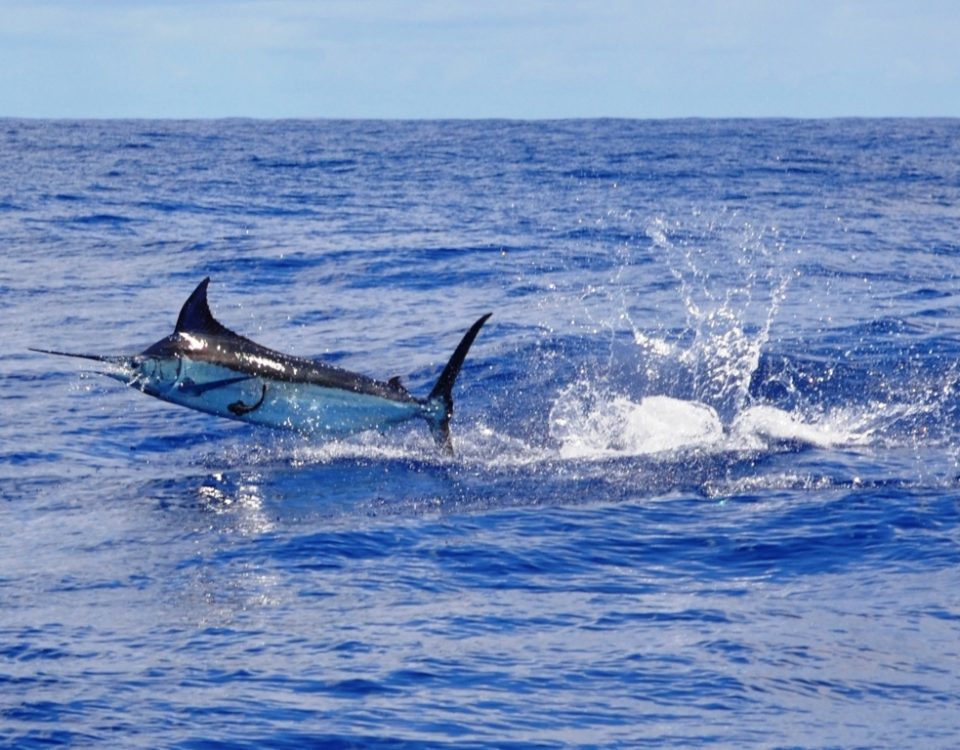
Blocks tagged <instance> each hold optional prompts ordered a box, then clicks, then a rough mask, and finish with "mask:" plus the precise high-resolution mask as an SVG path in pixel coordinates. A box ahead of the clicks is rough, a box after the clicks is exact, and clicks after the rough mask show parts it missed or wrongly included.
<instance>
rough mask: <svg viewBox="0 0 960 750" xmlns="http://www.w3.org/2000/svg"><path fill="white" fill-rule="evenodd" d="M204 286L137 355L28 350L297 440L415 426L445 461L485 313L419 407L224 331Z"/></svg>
mask: <svg viewBox="0 0 960 750" xmlns="http://www.w3.org/2000/svg"><path fill="white" fill-rule="evenodd" d="M209 283H210V278H209V277H207V278H205V279H204V280H203V281H201V282H200V284H199V285H198V286H197V288H196V289H195V290H194V291H193V294H191V295H190V297H189V298H188V299H187V301H186V302H185V303H184V305H183V308H182V309H181V310H180V316H179V317H178V318H177V324H176V327H175V328H174V330H173V333H172V334H170V335H169V336H167V337H165V338H162V339H160V341H158V342H157V343H155V344H153V345H152V346H150V347H148V348H146V349H145V350H144V351H142V352H141V353H140V354H133V355H120V356H111V355H101V354H75V353H71V352H62V351H53V350H49V349H32V351H36V352H42V353H44V354H56V355H58V356H64V357H79V358H81V359H89V360H94V361H96V362H101V363H104V364H107V365H109V367H108V369H107V370H106V371H104V372H103V373H102V374H104V375H106V376H108V377H111V378H113V379H115V380H119V381H120V382H121V383H124V384H126V385H128V386H131V387H133V388H136V389H138V390H139V391H141V392H143V393H146V394H147V395H149V396H154V397H156V398H159V399H162V400H163V401H169V402H171V403H174V404H179V405H180V406H186V407H188V408H190V409H196V410H197V411H202V412H206V413H208V414H215V415H216V416H219V417H227V418H228V419H236V420H239V421H241V422H248V423H250V424H258V425H265V426H267V427H274V428H278V429H285V430H293V431H295V432H300V433H304V434H307V435H320V436H327V437H343V436H346V435H351V434H354V433H357V432H362V431H364V430H371V429H382V428H386V427H390V426H392V425H397V424H401V423H403V422H407V421H410V420H413V419H423V420H425V421H426V422H427V425H428V426H429V428H430V432H431V433H432V434H433V437H434V439H435V440H436V442H437V445H438V446H439V447H440V449H441V450H443V451H444V452H445V453H448V454H452V452H453V445H452V442H451V439H450V418H451V417H452V416H453V385H454V383H455V382H456V379H457V375H458V374H459V373H460V368H461V367H462V366H463V362H464V360H465V359H466V356H467V352H468V351H469V350H470V347H471V345H472V344H473V341H474V339H475V338H476V337H477V334H478V333H479V332H480V329H481V328H482V327H483V324H484V323H486V322H487V319H488V318H489V317H490V315H491V314H492V313H487V314H486V315H483V316H482V317H480V318H479V319H478V320H477V322H476V323H474V324H473V325H472V326H471V327H470V329H469V330H468V331H467V332H466V333H465V334H464V336H463V338H462V339H461V340H460V344H459V345H458V346H457V348H456V349H455V350H454V352H453V355H452V356H451V357H450V360H449V361H448V362H447V366H446V367H444V369H443V372H441V373H440V377H439V378H438V379H437V382H436V384H435V385H434V386H433V390H432V391H430V394H429V395H428V396H427V397H426V398H422V399H421V398H417V397H415V396H413V395H411V394H410V393H409V392H408V391H407V390H406V388H404V387H403V385H402V384H401V383H400V379H399V378H391V379H390V380H387V381H380V380H375V379H373V378H369V377H367V376H365V375H360V374H357V373H354V372H350V371H348V370H344V369H341V368H339V367H333V366H331V365H327V364H324V363H323V362H319V361H314V360H310V359H304V358H301V357H295V356H291V355H289V354H282V353H280V352H277V351H274V350H273V349H268V348H267V347H265V346H261V345H260V344H257V343H256V342H254V341H251V340H250V339H248V338H244V337H243V336H240V335H239V334H237V333H234V332H233V331H231V330H230V329H229V328H227V327H226V326H224V325H222V324H221V323H220V322H219V321H217V319H216V318H214V317H213V313H211V312H210V306H209V305H208V303H207V286H208V285H209Z"/></svg>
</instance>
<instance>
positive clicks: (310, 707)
mask: <svg viewBox="0 0 960 750" xmlns="http://www.w3.org/2000/svg"><path fill="white" fill-rule="evenodd" d="M0 242H2V263H0V313H2V318H0V319H2V323H0V326H2V328H0V330H2V340H0V530H2V533H0V746H3V747H11V748H39V747H52V746H67V747H109V748H176V749H177V750H205V749H208V748H217V749H221V750H223V749H226V748H250V749H251V750H252V749H254V748H258V749H259V748H309V747H317V748H374V750H377V749H384V750H386V749H389V750H401V749H402V750H406V749H408V748H467V749H468V750H469V749H470V748H513V749H515V750H521V749H523V750H526V749H528V748H529V749H534V748H537V749H539V748H714V747H717V748H743V747H764V748H955V747H957V746H958V744H960V364H958V363H960V121H957V120H824V121H797V120H791V121H787V120H784V121H778V120H678V121H631V120H583V121H558V122H509V121H450V122H377V121H361V122H348V121H277V122H273V121H244V120H225V121H183V122H180V121H149V120H140V121H44V120H24V121H21V120H9V119H8V120H0ZM207 276H210V277H211V279H212V281H211V284H210V292H209V298H210V304H211V307H212V309H213V311H214V314H215V315H216V316H217V318H218V319H219V320H220V321H221V322H223V323H224V324H225V325H227V326H228V327H230V328H232V329H233V330H235V331H237V332H239V333H241V334H243V335H245V336H248V337H250V338H252V339H254V340H256V341H258V342H260V343H262V344H264V345H266V346H270V347H272V348H274V349H278V350H281V351H284V352H289V353H291V354H296V355H299V356H305V357H316V358H321V359H323V360H324V361H326V362H329V363H331V364H335V365H338V366H340V367H344V368H348V369H350V370H354V371H357V372H362V373H365V374H367V375H371V376H374V377H377V378H380V379H384V380H385V379H388V378H391V377H394V376H400V377H402V379H403V383H404V384H405V386H406V387H407V388H408V389H409V390H410V391H411V392H412V393H414V394H418V395H421V396H424V395H426V394H427V393H429V391H430V389H431V387H432V384H433V382H434V381H435V379H436V378H437V376H438V375H439V372H440V370H441V368H442V367H443V365H444V363H445V362H446V360H447V358H448V357H449V356H450V354H451V352H452V351H453V349H454V347H455V346H456V344H457V342H458V341H459V339H460V336H461V335H462V334H463V332H464V331H465V330H466V329H467V327H469V325H470V324H471V323H472V322H473V321H474V320H476V319H477V317H479V316H480V315H482V314H484V313H487V312H492V313H493V317H492V318H491V319H490V321H489V323H488V324H487V326H486V327H485V328H484V329H483V331H482V332H481V334H480V336H479V337H478V339H477V341H476V343H475V344H474V347H473V349H472V351H471V352H470V355H469V357H468V359H467V362H466V365H465V366H464V369H463V371H462V373H461V375H460V380H459V381H458V383H457V387H456V389H455V400H456V414H455V416H454V419H453V427H452V431H453V439H454V443H455V447H456V455H455V456H454V457H453V458H450V457H447V456H444V455H443V454H442V453H440V452H439V451H438V450H437V449H436V447H435V446H434V443H433V441H432V439H431V437H430V434H429V431H428V430H427V427H426V424H418V423H410V424H408V425H403V426H400V427H397V428H392V429H390V430H387V431H384V432H383V433H382V434H380V433H376V432H373V433H365V434H361V435H357V436H354V437H351V438H348V439H343V440H337V441H330V442H323V441H321V440H319V439H316V438H313V439H311V438H304V437H299V436H297V435H295V434H286V433H281V432H275V431H272V430H270V429H267V428H255V427H250V426H247V425H244V424H241V423H238V422H232V421H229V420H223V419H218V418H216V417H212V416H208V415H205V414H201V413H198V412H193V411H190V410H188V409H184V408H181V407H177V406H173V405H170V404H167V403H164V402H160V401H157V400H155V399H152V398H149V397H147V396H145V395H143V394H141V393H139V392H137V391H136V390H135V389H130V388H125V387H124V386H123V385H122V384H120V383H117V382H115V381H112V380H108V379H106V378H104V377H102V376H101V375H98V374H97V373H96V372H95V370H96V364H95V363H92V362H84V361H81V360H71V359H63V358H57V357H52V356H49V355H44V354H41V353H37V352H33V351H30V347H40V348H46V349H57V350H66V351H73V352H86V353H104V354H119V353H133V352H138V351H141V350H142V349H144V348H145V347H146V346H148V345H149V344H151V343H153V342H155V341H157V340H158V339H160V338H162V337H164V336H166V335H167V334H169V333H170V332H171V331H172V330H173V326H174V323H175V321H176V318H177V314H178V312H179V309H180V306H181V305H182V304H183V302H184V300H185V299H186V298H187V296H188V295H189V294H190V292H191V291H192V290H193V289H194V287H195V286H196V285H197V284H198V283H199V282H200V281H201V280H202V279H203V278H205V277H207Z"/></svg>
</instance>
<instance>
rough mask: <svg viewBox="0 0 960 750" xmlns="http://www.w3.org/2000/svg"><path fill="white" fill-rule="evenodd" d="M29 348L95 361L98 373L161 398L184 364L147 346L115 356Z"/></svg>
mask: <svg viewBox="0 0 960 750" xmlns="http://www.w3.org/2000/svg"><path fill="white" fill-rule="evenodd" d="M151 348H152V347H151ZM31 351H35V352H40V353H42V354H54V355H56V356H58V357H72V358H74V359H86V360H90V361H93V362H97V363H98V365H99V367H98V368H97V370H96V372H97V373H99V374H100V375H105V376H106V377H108V378H111V379H113V380H118V381H120V382H121V383H123V384H124V385H128V386H130V387H132V388H136V389H138V390H140V391H143V392H144V393H146V394H148V395H150V396H160V397H162V396H163V395H165V394H167V393H169V392H170V391H171V390H172V389H173V388H174V387H175V386H176V384H177V380H178V379H179V377H180V372H181V369H182V365H183V362H182V359H181V358H180V357H179V356H176V355H173V354H168V355H165V356H164V355H160V354H158V353H151V351H150V349H148V350H146V351H144V352H142V353H140V354H118V355H107V354H80V353H77V352H61V351H54V350H51V349H31Z"/></svg>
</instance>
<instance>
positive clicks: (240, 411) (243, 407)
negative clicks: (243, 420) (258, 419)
mask: <svg viewBox="0 0 960 750" xmlns="http://www.w3.org/2000/svg"><path fill="white" fill-rule="evenodd" d="M266 397H267V384H266V383H264V384H263V391H262V392H261V393H260V400H259V401H257V403H255V404H253V405H252V406H251V405H249V404H245V403H243V401H234V402H233V403H232V404H229V405H228V406H227V408H228V409H229V410H230V412H231V413H233V414H235V415H237V416H238V417H242V416H243V415H244V414H249V413H250V412H252V411H256V410H257V409H259V408H260V407H261V406H262V405H263V400H264V399H265V398H266Z"/></svg>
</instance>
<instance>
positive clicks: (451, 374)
mask: <svg viewBox="0 0 960 750" xmlns="http://www.w3.org/2000/svg"><path fill="white" fill-rule="evenodd" d="M491 315H493V313H487V314H486V315H484V316H483V317H481V318H480V319H479V320H478V321H477V322H476V323H474V324H473V325H472V326H470V330H469V331H467V332H466V333H465V334H464V335H463V338H462V339H460V343H459V344H458V345H457V348H456V349H455V350H454V352H453V355H452V356H451V357H450V361H449V362H447V366H446V367H444V368H443V372H442V373H440V377H439V378H438V379H437V384H436V385H435V386H433V390H432V391H430V395H429V396H428V397H427V404H428V405H436V406H437V407H438V413H437V414H436V416H431V417H428V419H429V422H430V431H431V432H432V433H433V439H434V440H436V441H437V445H438V446H440V448H441V450H443V452H444V453H447V454H453V443H452V442H451V441H450V417H452V416H453V384H454V383H455V382H456V381H457V375H459V374H460V368H461V367H463V361H464V360H465V359H466V358H467V352H468V351H470V347H471V346H472V345H473V340H474V339H475V338H476V337H477V334H478V333H480V329H481V328H483V324H484V323H486V322H487V319H488V318H489V317H490V316H491Z"/></svg>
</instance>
